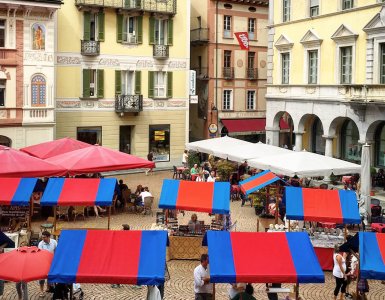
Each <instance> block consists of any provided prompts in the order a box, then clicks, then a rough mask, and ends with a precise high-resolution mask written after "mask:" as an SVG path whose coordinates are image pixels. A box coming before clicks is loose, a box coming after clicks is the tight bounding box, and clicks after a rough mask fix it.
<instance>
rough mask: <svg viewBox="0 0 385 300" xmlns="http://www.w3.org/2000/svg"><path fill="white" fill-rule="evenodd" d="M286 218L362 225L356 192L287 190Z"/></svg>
mask: <svg viewBox="0 0 385 300" xmlns="http://www.w3.org/2000/svg"><path fill="white" fill-rule="evenodd" d="M285 198H286V218H287V219H289V220H305V221H317V222H333V223H338V224H360V223H361V218H360V214H359V211H358V204H357V196H356V193H355V192H354V191H346V190H322V189H304V188H297V187H286V188H285Z"/></svg>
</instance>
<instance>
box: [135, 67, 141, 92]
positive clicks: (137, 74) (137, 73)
mask: <svg viewBox="0 0 385 300" xmlns="http://www.w3.org/2000/svg"><path fill="white" fill-rule="evenodd" d="M141 81H142V72H141V71H135V94H136V95H140V94H141V93H142V85H141Z"/></svg>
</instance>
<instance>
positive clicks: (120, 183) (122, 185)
mask: <svg viewBox="0 0 385 300" xmlns="http://www.w3.org/2000/svg"><path fill="white" fill-rule="evenodd" d="M119 189H120V191H121V192H123V191H124V190H128V186H127V184H125V183H124V182H123V180H122V179H120V180H119Z"/></svg>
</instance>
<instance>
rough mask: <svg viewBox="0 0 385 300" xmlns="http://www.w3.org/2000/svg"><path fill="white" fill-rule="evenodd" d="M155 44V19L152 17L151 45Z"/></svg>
mask: <svg viewBox="0 0 385 300" xmlns="http://www.w3.org/2000/svg"><path fill="white" fill-rule="evenodd" d="M154 44H155V19H154V18H153V17H150V45H154Z"/></svg>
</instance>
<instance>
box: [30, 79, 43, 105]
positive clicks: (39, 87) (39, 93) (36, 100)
mask: <svg viewBox="0 0 385 300" xmlns="http://www.w3.org/2000/svg"><path fill="white" fill-rule="evenodd" d="M31 90H32V91H31V104H32V106H34V107H35V106H45V105H46V96H47V93H46V81H45V78H44V77H43V76H42V75H35V76H33V77H32V82H31Z"/></svg>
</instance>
